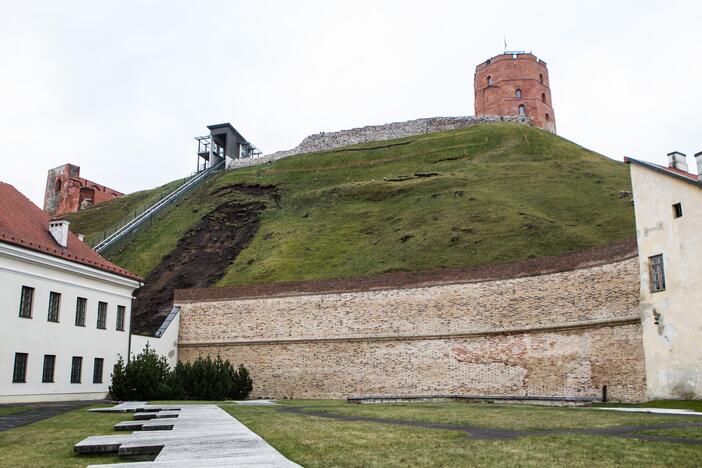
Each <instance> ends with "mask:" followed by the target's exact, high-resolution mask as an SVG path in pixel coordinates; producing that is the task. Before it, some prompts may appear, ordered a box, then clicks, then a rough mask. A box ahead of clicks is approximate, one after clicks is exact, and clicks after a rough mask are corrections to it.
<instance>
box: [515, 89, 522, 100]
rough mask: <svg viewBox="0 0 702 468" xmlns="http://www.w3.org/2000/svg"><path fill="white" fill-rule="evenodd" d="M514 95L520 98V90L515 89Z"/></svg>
mask: <svg viewBox="0 0 702 468" xmlns="http://www.w3.org/2000/svg"><path fill="white" fill-rule="evenodd" d="M514 97H515V98H517V99H521V98H522V90H521V89H517V90H516V91H515V92H514Z"/></svg>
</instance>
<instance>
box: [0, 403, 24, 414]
mask: <svg viewBox="0 0 702 468" xmlns="http://www.w3.org/2000/svg"><path fill="white" fill-rule="evenodd" d="M29 409H31V408H30V407H29V406H15V405H10V406H0V416H6V415H9V414H17V413H21V412H23V411H27V410H29Z"/></svg>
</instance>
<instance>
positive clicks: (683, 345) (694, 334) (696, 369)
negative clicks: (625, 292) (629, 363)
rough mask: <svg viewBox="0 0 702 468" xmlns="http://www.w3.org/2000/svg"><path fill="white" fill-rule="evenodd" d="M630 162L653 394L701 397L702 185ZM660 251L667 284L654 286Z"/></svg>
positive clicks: (655, 396) (658, 396)
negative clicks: (652, 261)
mask: <svg viewBox="0 0 702 468" xmlns="http://www.w3.org/2000/svg"><path fill="white" fill-rule="evenodd" d="M630 166H631V179H632V185H633V190H634V204H635V210H636V232H637V241H638V247H639V259H640V262H641V319H642V320H641V323H642V328H643V344H644V353H645V358H646V380H647V388H648V396H649V398H651V399H662V398H702V189H701V188H700V187H698V186H695V185H693V184H690V183H687V182H685V181H682V180H678V179H676V178H674V177H671V176H669V175H666V174H661V173H659V172H656V171H654V170H652V169H649V168H646V167H641V166H639V165H637V164H635V163H631V164H630ZM675 203H681V204H682V210H683V216H682V217H680V218H675V217H674V216H673V204H675ZM660 254H662V255H663V262H664V269H665V279H666V289H665V291H659V292H651V289H650V288H651V285H650V278H649V257H651V256H654V255H660ZM656 317H658V323H655V322H656Z"/></svg>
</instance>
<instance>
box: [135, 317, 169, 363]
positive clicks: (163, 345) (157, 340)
mask: <svg viewBox="0 0 702 468" xmlns="http://www.w3.org/2000/svg"><path fill="white" fill-rule="evenodd" d="M179 329H180V313H178V314H177V315H176V316H175V317H174V318H173V321H171V323H170V324H169V325H168V328H166V331H165V332H164V333H163V335H161V336H160V337H155V336H143V335H132V347H131V353H132V354H133V355H136V354H139V353H141V352H142V351H143V350H144V348H145V347H146V344H147V343H148V344H149V346H150V347H151V348H153V349H154V350H155V351H156V354H158V355H159V356H165V357H166V359H167V360H168V365H169V366H171V368H173V367H175V365H176V364H177V363H178V330H179Z"/></svg>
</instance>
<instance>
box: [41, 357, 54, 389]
mask: <svg viewBox="0 0 702 468" xmlns="http://www.w3.org/2000/svg"><path fill="white" fill-rule="evenodd" d="M55 368H56V356H54V355H53V354H45V355H44V370H43V372H42V373H41V381H42V382H43V383H51V382H53V381H54V369H55Z"/></svg>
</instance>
